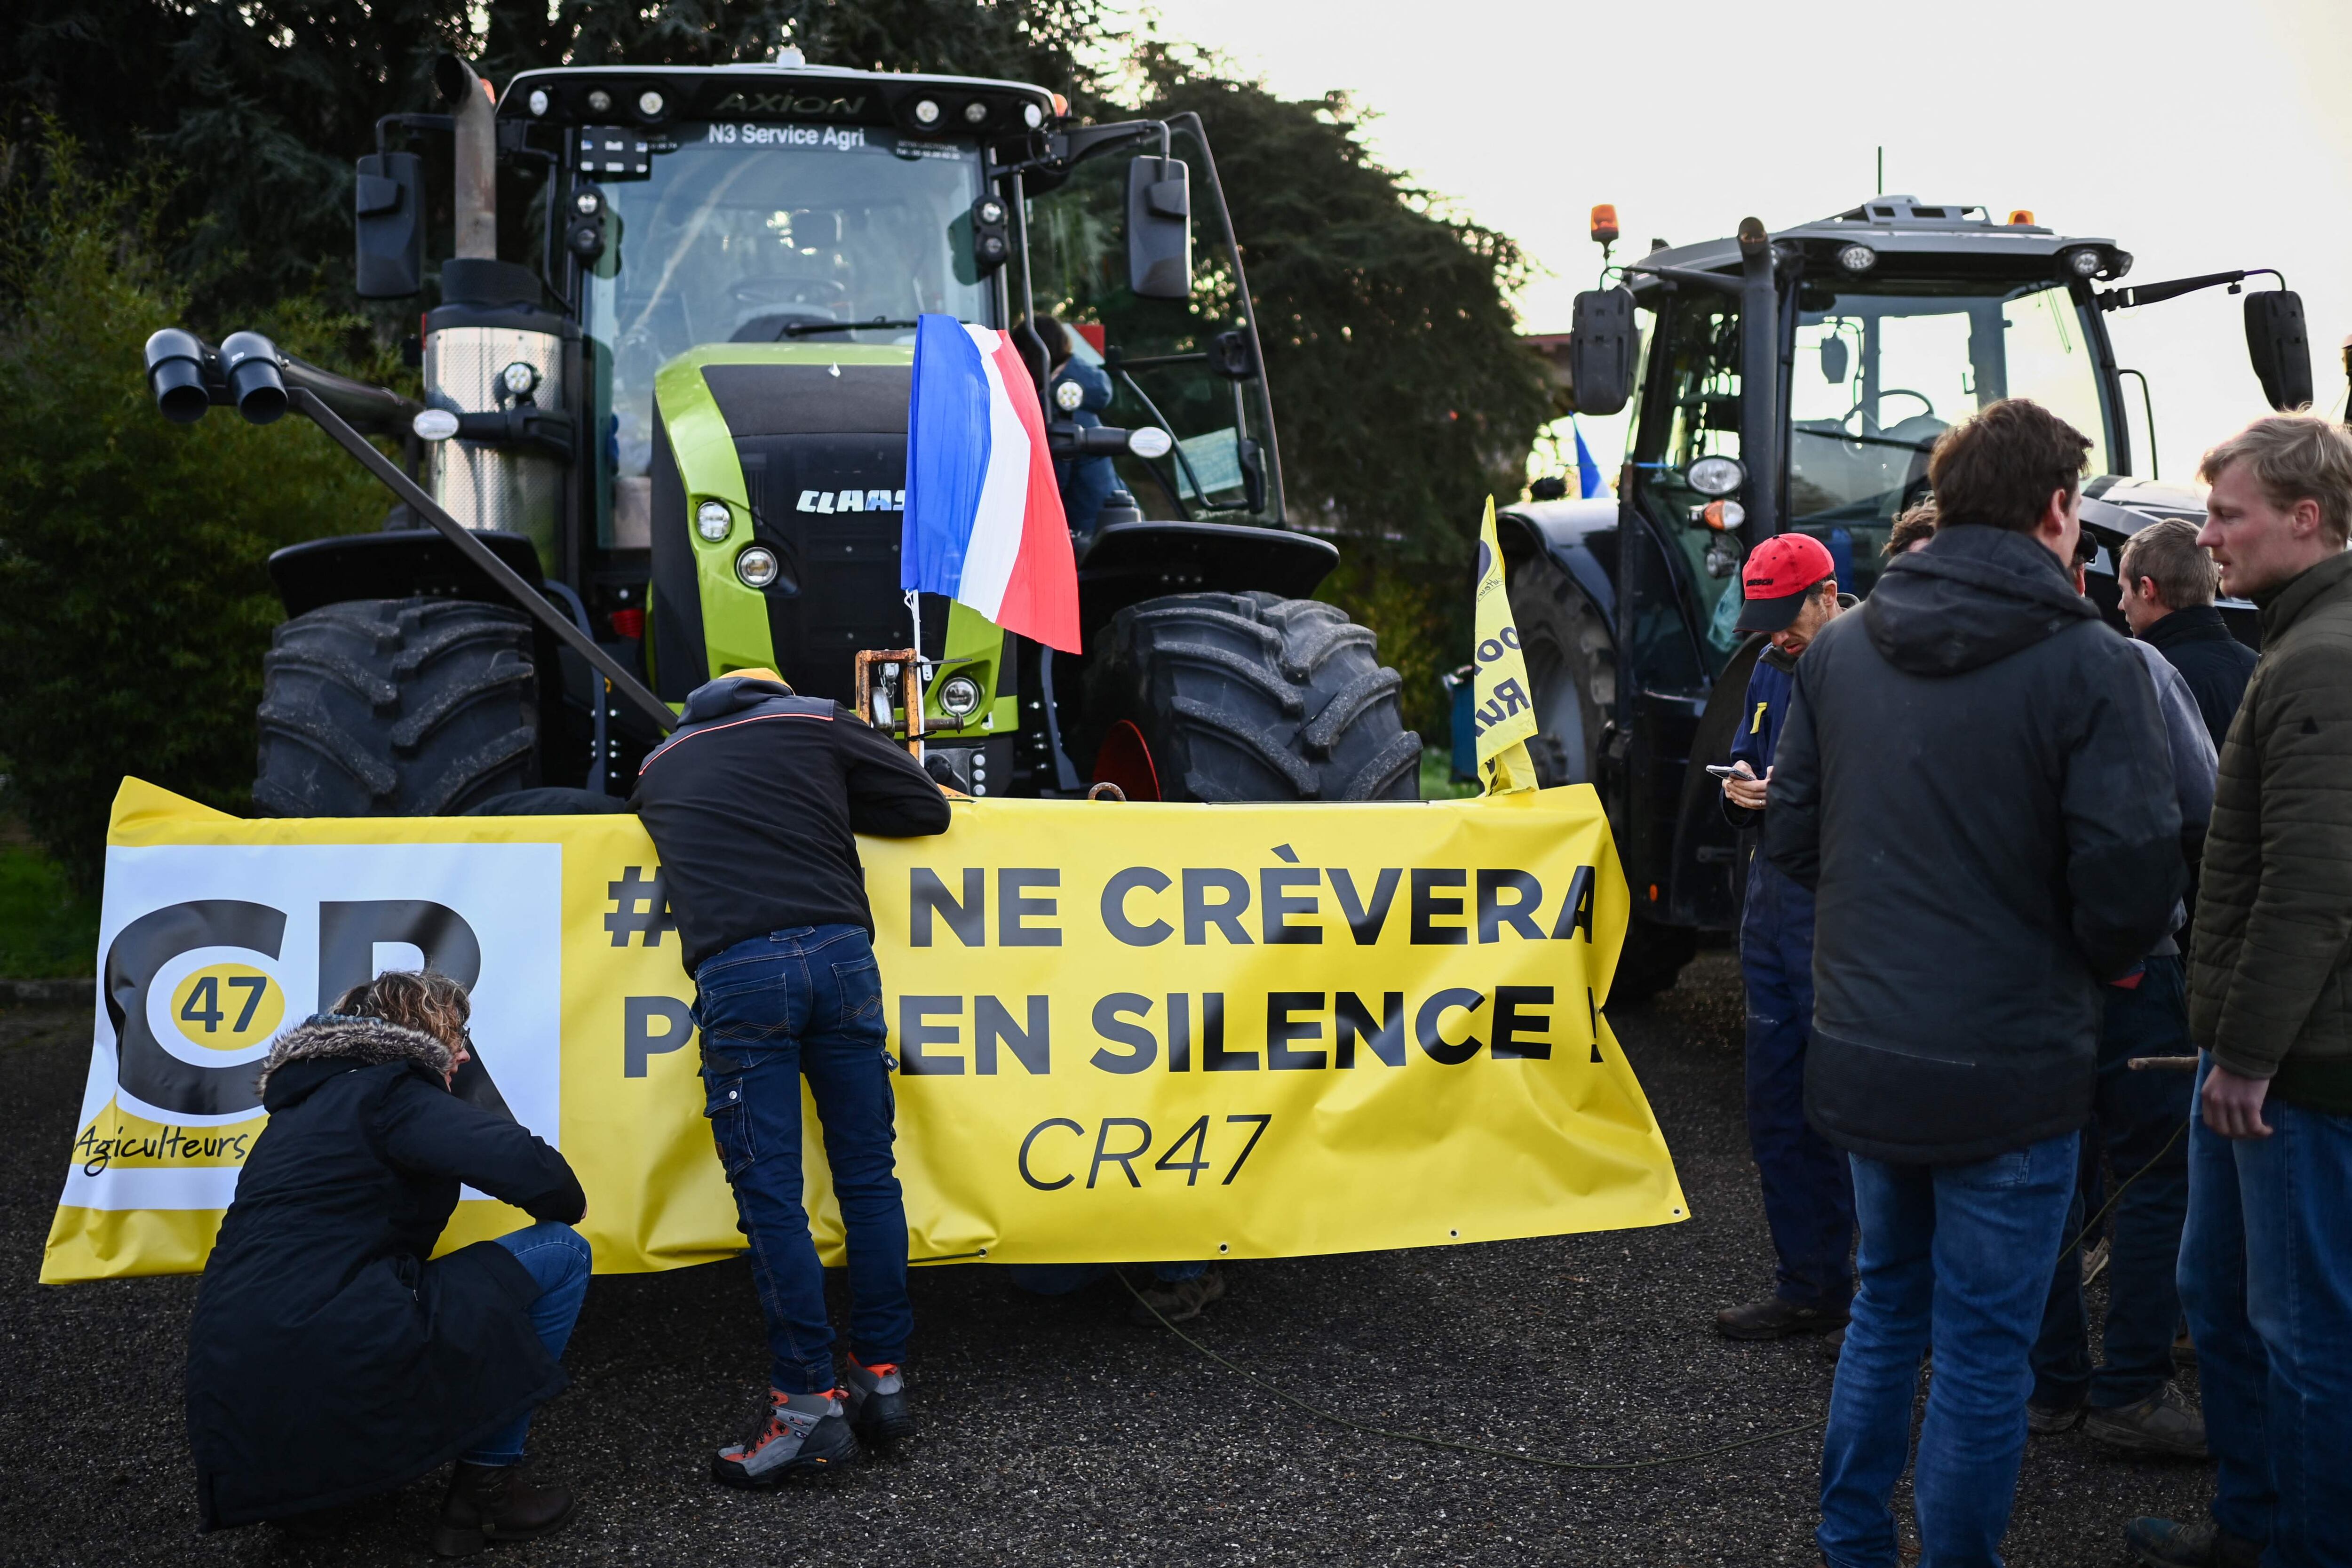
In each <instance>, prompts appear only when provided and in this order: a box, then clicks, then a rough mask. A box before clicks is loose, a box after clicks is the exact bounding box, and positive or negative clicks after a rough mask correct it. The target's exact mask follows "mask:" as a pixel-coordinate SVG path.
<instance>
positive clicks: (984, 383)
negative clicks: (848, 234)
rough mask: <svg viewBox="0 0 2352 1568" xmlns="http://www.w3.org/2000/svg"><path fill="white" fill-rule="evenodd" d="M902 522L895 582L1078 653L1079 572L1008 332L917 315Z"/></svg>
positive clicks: (1031, 390) (1028, 387)
mask: <svg viewBox="0 0 2352 1568" xmlns="http://www.w3.org/2000/svg"><path fill="white" fill-rule="evenodd" d="M904 526H905V530H906V532H905V536H904V541H903V542H902V544H901V546H900V549H899V552H898V563H899V564H898V585H899V586H900V587H902V588H917V589H920V590H921V591H922V592H924V593H926V594H945V595H948V596H949V597H950V598H952V599H957V600H961V602H962V603H964V604H967V605H971V607H972V608H973V609H975V610H978V611H979V612H980V613H981V614H982V615H983V616H987V617H988V618H989V619H990V620H992V621H994V622H995V623H996V624H997V625H998V626H1003V628H1004V629H1005V630H1006V631H1009V632H1017V633H1019V634H1020V635H1021V636H1023V637H1028V638H1031V639H1032V640H1034V641H1036V642H1041V643H1044V644H1045V646H1046V647H1054V648H1059V649H1060V650H1061V651H1063V652H1064V653H1073V654H1074V653H1076V652H1077V651H1078V568H1077V562H1076V558H1075V557H1073V556H1072V554H1071V553H1070V529H1069V524H1068V522H1067V521H1065V520H1064V518H1063V516H1062V496H1061V492H1060V490H1058V489H1055V484H1054V458H1053V455H1052V454H1051V453H1050V452H1049V451H1047V450H1046V447H1045V415H1044V413H1043V411H1041V410H1040V409H1039V407H1038V406H1037V388H1036V385H1035V384H1034V383H1033V382H1032V381H1031V380H1030V379H1029V371H1028V369H1027V367H1026V366H1024V364H1023V363H1021V355H1020V353H1019V352H1018V351H1017V350H1016V349H1015V348H1014V347H1013V340H1012V339H1011V337H1009V336H1008V335H1007V334H1005V333H1003V332H1000V331H995V330H994V329H992V328H989V327H975V326H971V325H968V324H966V323H964V322H962V321H957V320H956V319H955V318H954V317H953V316H924V317H922V318H921V319H920V321H919V322H918V323H917V325H916V328H915V389H914V392H913V394H912V395H911V396H910V397H909V398H908V405H907V510H906V520H905V524H904Z"/></svg>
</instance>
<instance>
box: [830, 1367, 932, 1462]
mask: <svg viewBox="0 0 2352 1568" xmlns="http://www.w3.org/2000/svg"><path fill="white" fill-rule="evenodd" d="M842 1390H843V1392H844V1393H845V1394H847V1395H848V1397H849V1429H850V1430H851V1431H852V1432H855V1433H856V1434H857V1440H858V1441H859V1442H860V1443H863V1444H864V1445H865V1446H866V1447H869V1448H882V1449H887V1448H890V1447H895V1446H896V1445H898V1443H900V1442H902V1441H904V1440H905V1439H907V1438H908V1437H911V1436H914V1435H915V1414H914V1412H913V1411H911V1410H909V1409H908V1407H907V1379H906V1376H905V1375H904V1374H903V1373H900V1371H899V1370H898V1363H896V1362H887V1361H886V1362H877V1363H875V1364H874V1365H872V1366H867V1365H866V1364H864V1363H861V1362H860V1361H859V1360H858V1359H857V1358H856V1356H851V1357H850V1358H849V1377H848V1380H847V1381H846V1382H845V1383H844V1384H842Z"/></svg>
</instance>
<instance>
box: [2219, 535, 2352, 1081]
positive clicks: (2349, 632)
mask: <svg viewBox="0 0 2352 1568" xmlns="http://www.w3.org/2000/svg"><path fill="white" fill-rule="evenodd" d="M2256 603H2258V604H2259V605H2261V607H2262V627H2263V654H2262V658H2261V661H2260V662H2259V663H2257V664H2256V665H2255V666H2254V673H2253V678H2252V680H2250V681H2249V682H2248V683H2247V686H2246V695H2245V699H2244V700H2243V701H2242V702H2240V703H2239V705H2238V713H2237V717H2236V718H2234V719H2232V720H2231V721H2230V731H2229V735H2228V737H2227V738H2226V739H2225V740H2224V741H2223V742H2222V743H2221V777H2220V780H2219V782H2218V783H2217V784H2216V786H2215V788H2214V793H2213V822H2212V826H2211V828H2210V831H2209V832H2208V833H2207V835H2206V838H2205V858H2204V865H2203V869H2202V872H2201V876H2200V887H2199V892H2198V899H2197V930H2196V939H2195V942H2194V943H2193V944H2192V947H2191V952H2192V955H2193V957H2192V967H2191V970H2190V973H2189V1034H2190V1035H2191V1036H2192V1037H2194V1038H2195V1039H2196V1041H2197V1043H2198V1044H2199V1045H2200V1046H2202V1047H2205V1048H2207V1049H2208V1050H2210V1051H2211V1052H2212V1053H2213V1058H2214V1060H2216V1061H2218V1062H2220V1063H2221V1065H2222V1066H2224V1067H2227V1068H2230V1069H2231V1071H2232V1072H2237V1073H2242V1074H2243V1075H2245V1076H2246V1077H2248V1078H2260V1079H2273V1084H2272V1092H2273V1093H2274V1094H2276V1095H2278V1096H2279V1097H2280V1098H2282V1099H2284V1100H2295V1101H2299V1102H2305V1103H2310V1104H2314V1105H2317V1106H2319V1107H2320V1108H2321V1109H2325V1110H2336V1111H2339V1112H2340V1111H2346V1110H2352V554H2340V555H2336V556H2333V557H2331V558H2329V559H2328V560H2326V561H2323V562H2321V563H2319V564H2318V565H2316V566H2314V567H2312V568H2310V569H2309V570H2308V571H2305V572H2304V573H2303V574H2300V575H2299V576H2296V577H2294V578H2292V579H2290V580H2289V581H2288V582H2287V583H2286V584H2284V586H2282V587H2279V588H2276V589H2273V590H2272V591H2271V592H2269V593H2267V594H2263V595H2256Z"/></svg>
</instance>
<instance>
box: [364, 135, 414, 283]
mask: <svg viewBox="0 0 2352 1568" xmlns="http://www.w3.org/2000/svg"><path fill="white" fill-rule="evenodd" d="M352 197H353V202H352V205H353V207H354V209H355V216H356V217H357V219H358V223H359V278H358V284H359V296H360V298H361V299H362V300H405V299H408V298H409V297H411V296H412V295H415V294H416V293H418V292H419V291H421V290H422V289H424V287H425V160H424V159H422V158H420V157H418V156H417V155H416V154H415V153H370V154H368V155H367V156H366V157H364V158H362V159H361V160H360V162H359V178H358V179H357V181H356V182H355V183H354V186H353V190H352Z"/></svg>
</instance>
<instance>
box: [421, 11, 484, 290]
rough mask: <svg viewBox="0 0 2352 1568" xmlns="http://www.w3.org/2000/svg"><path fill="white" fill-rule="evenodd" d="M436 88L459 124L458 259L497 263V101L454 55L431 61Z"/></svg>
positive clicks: (455, 198)
mask: <svg viewBox="0 0 2352 1568" xmlns="http://www.w3.org/2000/svg"><path fill="white" fill-rule="evenodd" d="M433 85H434V87H435V88H436V89H437V90H438V91H439V92H440V94H441V101H442V102H444V103H446V104H447V105H448V106H449V113H450V115H451V117H452V118H453V119H455V120H456V121H457V181H456V183H455V184H454V185H453V186H452V187H451V190H452V194H453V201H454V203H455V205H456V208H457V254H458V256H459V257H460V258H466V259H469V260H470V259H475V258H479V259H481V260H485V261H495V260H497V259H498V255H499V126H498V113H499V106H498V99H497V97H496V96H495V95H494V94H493V93H492V92H491V90H490V84H489V83H488V82H486V81H484V80H483V79H481V78H480V77H478V76H476V75H475V74H474V68H473V67H472V66H469V65H467V63H466V62H465V61H464V60H461V59H459V58H457V56H456V55H439V56H436V57H435V58H434V61H433Z"/></svg>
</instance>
